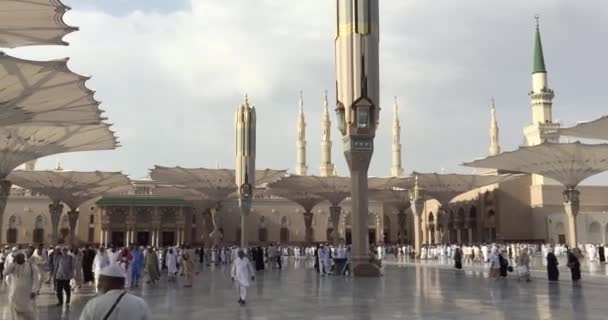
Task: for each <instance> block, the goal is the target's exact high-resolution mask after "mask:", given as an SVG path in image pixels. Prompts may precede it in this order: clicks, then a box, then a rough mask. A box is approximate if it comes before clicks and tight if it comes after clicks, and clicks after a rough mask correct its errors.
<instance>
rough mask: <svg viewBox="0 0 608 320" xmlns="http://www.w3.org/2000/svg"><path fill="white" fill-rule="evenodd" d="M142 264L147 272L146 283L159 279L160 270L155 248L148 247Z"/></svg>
mask: <svg viewBox="0 0 608 320" xmlns="http://www.w3.org/2000/svg"><path fill="white" fill-rule="evenodd" d="M144 260H145V261H144V266H145V270H146V273H147V274H148V281H147V282H148V283H155V282H156V281H158V280H159V279H160V270H159V269H158V255H157V254H156V250H154V249H153V248H148V251H147V252H146V256H145V258H144Z"/></svg>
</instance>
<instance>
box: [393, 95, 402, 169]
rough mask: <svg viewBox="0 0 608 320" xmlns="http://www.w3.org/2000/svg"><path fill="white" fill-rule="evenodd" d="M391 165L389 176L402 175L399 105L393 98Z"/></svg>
mask: <svg viewBox="0 0 608 320" xmlns="http://www.w3.org/2000/svg"><path fill="white" fill-rule="evenodd" d="M392 150H393V164H392V166H391V175H392V176H393V177H399V176H401V175H402V174H403V168H402V167H401V124H400V123H399V105H398V103H397V97H395V106H394V115H393V148H392Z"/></svg>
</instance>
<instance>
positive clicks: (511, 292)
mask: <svg viewBox="0 0 608 320" xmlns="http://www.w3.org/2000/svg"><path fill="white" fill-rule="evenodd" d="M393 262H394V261H393ZM583 277H584V278H583V282H582V283H580V284H574V285H573V284H572V282H571V281H570V280H569V275H568V274H562V278H563V279H564V280H563V281H560V282H559V283H548V282H547V281H546V280H544V277H542V276H539V277H535V278H534V280H533V281H532V282H531V283H523V282H521V283H520V282H518V281H517V280H516V279H515V278H514V277H513V276H510V277H509V278H508V279H506V280H499V281H496V280H492V279H488V278H487V274H486V272H485V271H484V270H483V269H479V268H475V267H466V268H465V270H463V271H457V270H454V269H452V268H448V267H447V266H446V267H444V266H440V265H425V264H424V263H411V262H409V263H392V262H391V261H387V263H386V266H385V268H384V276H383V277H381V278H375V279H352V278H343V277H328V276H326V277H320V276H319V275H317V274H316V273H315V272H314V270H312V269H311V268H310V264H309V263H307V262H303V261H299V262H291V263H288V264H287V268H286V269H284V270H281V271H278V270H266V271H264V272H260V273H259V274H258V276H257V279H256V282H255V283H254V285H253V286H252V287H251V288H250V290H249V298H248V304H247V306H245V307H241V306H239V305H238V304H237V303H236V300H237V296H236V292H235V290H234V288H233V286H232V284H231V281H230V274H229V269H228V268H227V267H223V266H221V267H212V268H210V269H208V268H207V267H205V268H204V269H203V270H202V272H201V273H200V274H199V275H197V276H196V278H195V285H194V287H193V288H183V287H182V286H180V285H179V284H177V285H171V284H167V283H166V282H164V281H163V282H161V283H160V284H158V285H156V286H144V287H143V288H141V289H137V290H133V291H132V292H133V293H135V294H137V295H140V296H142V297H144V299H145V300H146V301H147V302H148V304H149V305H150V308H151V309H152V313H153V319H176V320H186V319H213V320H222V319H286V320H289V319H303V320H304V319H327V320H338V319H496V320H497V319H505V320H506V319H508V320H515V319H577V320H578V319H598V320H600V319H602V320H603V319H607V318H608V303H606V301H607V300H606V296H605V294H606V292H608V277H605V276H598V277H585V276H583ZM93 296H94V293H93V290H92V288H85V289H83V292H82V293H81V294H76V295H75V296H74V297H73V298H72V305H71V306H70V308H69V309H68V308H59V307H55V306H53V304H54V303H55V298H54V296H53V295H52V293H51V292H50V290H49V289H48V288H45V289H44V290H43V293H42V295H41V296H40V297H39V298H38V305H39V311H40V316H39V319H52V320H55V319H57V320H58V319H78V316H79V314H80V311H81V310H82V308H83V306H84V304H85V303H86V301H88V300H89V299H90V298H91V297H93ZM0 319H9V315H8V310H7V300H6V293H5V288H2V289H0Z"/></svg>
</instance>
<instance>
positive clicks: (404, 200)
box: [369, 178, 413, 243]
mask: <svg viewBox="0 0 608 320" xmlns="http://www.w3.org/2000/svg"><path fill="white" fill-rule="evenodd" d="M372 179H374V178H370V180H369V182H370V185H371V184H372ZM376 179H378V178H376ZM408 179H409V178H408ZM411 180H413V179H411ZM379 182H380V181H379V180H376V183H379ZM387 182H389V181H387ZM406 184H407V183H406ZM388 185H389V186H390V185H392V183H390V182H389V184H388ZM369 196H370V198H372V199H375V200H377V201H381V202H382V203H384V204H386V205H389V206H391V207H393V208H395V209H396V210H397V211H399V213H398V214H397V220H398V226H399V242H400V243H401V242H402V241H403V239H404V238H405V234H406V220H407V216H406V214H405V211H407V209H409V208H410V207H411V199H410V190H408V189H403V188H399V187H396V186H392V187H389V188H374V189H372V188H370V189H369Z"/></svg>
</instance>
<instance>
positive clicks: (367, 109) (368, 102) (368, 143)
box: [335, 0, 380, 276]
mask: <svg viewBox="0 0 608 320" xmlns="http://www.w3.org/2000/svg"><path fill="white" fill-rule="evenodd" d="M378 2H379V1H378V0H338V1H337V2H336V3H337V6H338V7H337V33H336V39H335V45H336V91H337V92H336V95H337V101H336V104H337V105H336V113H337V115H338V129H339V130H340V132H341V133H342V138H343V142H344V156H345V157H346V161H347V162H348V166H349V168H350V174H351V180H352V182H351V183H352V197H351V199H352V228H353V229H352V265H353V275H355V276H379V275H380V270H379V268H378V267H377V266H376V265H375V264H373V263H370V261H369V239H368V230H367V228H368V225H367V219H368V185H367V172H368V169H369V164H370V161H371V158H372V153H373V151H374V143H373V142H374V137H375V135H376V127H377V125H378V120H379V113H380V94H379V91H380V87H379V65H378V43H379V30H378V25H379V24H378V20H379V16H378Z"/></svg>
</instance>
